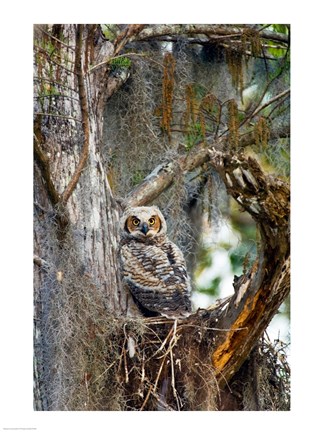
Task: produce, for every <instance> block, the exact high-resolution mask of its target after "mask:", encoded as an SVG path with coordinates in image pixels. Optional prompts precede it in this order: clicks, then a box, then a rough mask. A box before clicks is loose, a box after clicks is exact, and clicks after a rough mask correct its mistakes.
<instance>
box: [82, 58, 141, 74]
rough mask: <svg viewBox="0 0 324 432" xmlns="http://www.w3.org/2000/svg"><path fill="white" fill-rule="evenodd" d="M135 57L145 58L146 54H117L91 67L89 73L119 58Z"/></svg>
mask: <svg viewBox="0 0 324 432" xmlns="http://www.w3.org/2000/svg"><path fill="white" fill-rule="evenodd" d="M135 56H136V57H147V56H148V54H146V53H127V54H119V55H117V56H114V57H109V58H108V59H106V60H104V61H103V62H101V63H98V64H96V65H94V66H91V67H90V68H89V72H93V71H94V70H95V69H97V68H99V67H100V66H104V65H107V64H109V63H111V62H112V60H116V59H118V58H121V57H135Z"/></svg>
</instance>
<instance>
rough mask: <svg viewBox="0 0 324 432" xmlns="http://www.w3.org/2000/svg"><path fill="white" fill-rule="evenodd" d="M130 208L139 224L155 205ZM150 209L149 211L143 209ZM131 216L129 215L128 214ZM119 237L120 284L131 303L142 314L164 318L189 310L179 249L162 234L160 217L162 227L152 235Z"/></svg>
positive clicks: (187, 282)
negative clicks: (122, 283) (130, 298)
mask: <svg viewBox="0 0 324 432" xmlns="http://www.w3.org/2000/svg"><path fill="white" fill-rule="evenodd" d="M138 209H143V207H140V208H137V210H136V208H135V209H133V212H132V214H133V215H135V216H136V218H138V219H139V220H140V221H141V223H144V222H145V221H146V220H148V219H149V216H150V215H152V214H154V215H155V216H157V215H159V213H160V211H159V210H157V208H156V207H154V208H153V210H152V207H149V208H144V209H145V216H144V217H143V211H139V210H138ZM146 209H151V210H146ZM146 212H147V215H146ZM132 217H133V216H132ZM125 220H128V219H127V218H126V219H125V218H124V220H123V221H122V224H121V226H122V230H123V231H124V235H123V236H122V240H121V247H120V262H121V271H122V277H123V282H124V284H125V285H126V286H127V287H128V289H129V290H130V292H131V294H132V296H133V298H134V300H135V303H136V304H137V306H138V307H139V309H140V310H141V311H142V313H143V314H144V315H145V316H154V315H159V314H161V315H164V316H166V317H168V318H174V319H176V318H184V317H186V316H188V315H189V314H190V312H191V302H190V291H191V284H190V278H189V276H188V274H187V269H186V263H185V260H184V257H183V254H182V252H181V250H180V249H179V248H178V247H177V246H176V245H175V244H174V243H172V242H171V241H170V240H169V239H168V238H167V237H166V222H165V220H164V218H163V216H162V217H161V218H160V221H161V225H162V229H160V232H156V233H154V234H152V236H148V237H147V236H146V235H143V236H138V235H137V231H136V235H135V237H134V236H133V233H132V232H127V231H126V232H125Z"/></svg>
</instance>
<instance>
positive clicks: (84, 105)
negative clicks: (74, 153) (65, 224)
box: [61, 24, 90, 204]
mask: <svg viewBox="0 0 324 432" xmlns="http://www.w3.org/2000/svg"><path fill="white" fill-rule="evenodd" d="M82 34H83V24H79V25H78V27H77V32H76V49H75V72H76V74H77V77H78V87H79V98H80V107H81V116H82V128H83V133H84V143H83V149H82V153H81V157H80V160H79V164H78V166H77V168H76V170H75V172H74V174H73V176H72V178H71V180H70V182H69V184H68V185H67V187H66V189H65V191H64V192H63V194H62V198H61V203H62V204H66V203H67V201H68V199H69V198H70V196H71V195H72V192H73V191H74V189H75V187H76V185H77V183H78V181H79V178H80V175H81V173H82V170H83V169H84V167H85V164H86V162H87V159H88V154H89V134H90V132H89V130H90V129H89V109H88V102H87V95H86V90H85V83H84V75H83V72H82Z"/></svg>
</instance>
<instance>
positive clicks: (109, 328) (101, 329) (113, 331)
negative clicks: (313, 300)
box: [35, 274, 289, 411]
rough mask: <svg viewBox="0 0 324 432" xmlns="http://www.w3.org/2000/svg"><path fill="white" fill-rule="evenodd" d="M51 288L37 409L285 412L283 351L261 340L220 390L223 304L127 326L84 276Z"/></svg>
mask: <svg viewBox="0 0 324 432" xmlns="http://www.w3.org/2000/svg"><path fill="white" fill-rule="evenodd" d="M51 281H52V298H51V307H50V311H49V313H48V316H47V321H46V323H45V324H44V325H45V327H46V328H44V329H43V330H42V331H43V333H44V334H46V344H44V349H45V352H43V353H42V357H43V362H44V363H43V364H45V365H46V368H44V369H43V370H41V371H40V372H39V373H40V375H41V376H40V377H39V380H40V382H42V383H43V384H44V389H43V390H44V394H46V399H47V406H46V407H43V409H48V410H68V411H75V410H83V411H85V410H90V411H96V410H114V411H116V410H120V411H130V410H135V411H141V410H142V411H143V410H167V411H186V410H188V411H193V410H204V411H206V410H219V409H243V410H249V409H260V410H282V409H289V366H288V363H287V361H286V360H285V354H284V352H285V350H284V347H283V346H281V347H280V349H278V347H277V346H275V345H272V344H271V343H270V341H268V340H266V339H265V338H263V339H262V341H260V343H259V345H258V346H257V347H256V348H255V349H254V351H253V352H252V353H251V355H250V358H249V359H248V360H247V361H246V362H245V363H244V364H243V366H242V367H241V369H240V371H239V372H238V373H237V374H236V376H234V378H233V379H232V381H231V382H230V383H228V386H227V388H226V389H225V392H224V390H221V389H220V388H219V385H218V382H217V378H216V374H215V369H214V368H213V366H212V363H211V356H212V353H213V347H214V346H215V342H216V340H217V337H218V335H219V334H220V333H221V332H222V331H224V330H221V329H219V328H217V320H218V317H219V316H220V314H221V313H222V311H223V309H224V307H225V306H226V302H220V304H219V305H218V306H217V307H216V308H215V309H213V310H198V311H197V312H196V313H195V314H193V315H192V316H190V317H189V318H187V319H184V320H181V321H180V320H179V321H177V320H176V321H174V320H170V319H167V318H164V317H159V318H142V317H138V318H130V317H129V318H128V317H121V316H116V315H113V314H111V313H110V312H109V310H108V309H107V307H106V305H105V296H104V295H103V294H101V293H100V291H99V290H98V289H97V287H95V286H93V285H91V284H90V282H89V280H88V279H87V276H86V275H83V276H79V277H77V275H76V274H73V275H71V277H70V278H68V277H67V275H65V277H64V278H61V277H56V279H55V281H54V280H53V278H52V279H51ZM53 285H55V286H53ZM35 355H36V356H37V355H39V353H38V351H37V350H35ZM37 360H40V359H37V358H36V362H37ZM255 377H258V379H257V380H256V379H255ZM228 395H230V396H231V401H229V398H228ZM233 399H235V404H233ZM38 409H39V408H38Z"/></svg>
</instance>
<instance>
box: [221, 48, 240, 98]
mask: <svg viewBox="0 0 324 432" xmlns="http://www.w3.org/2000/svg"><path fill="white" fill-rule="evenodd" d="M225 53H226V57H225V58H226V63H227V66H228V70H229V72H230V74H231V77H232V84H233V86H234V87H235V88H237V89H238V90H239V92H240V95H241V98H242V91H243V60H244V56H243V53H242V50H241V48H238V49H230V48H229V49H226V51H225Z"/></svg>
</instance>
